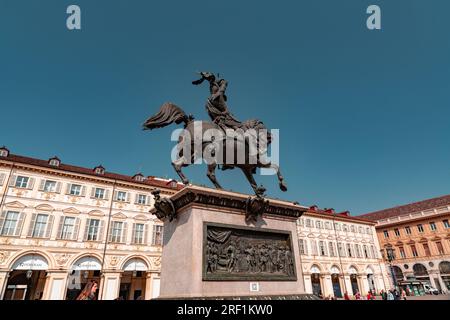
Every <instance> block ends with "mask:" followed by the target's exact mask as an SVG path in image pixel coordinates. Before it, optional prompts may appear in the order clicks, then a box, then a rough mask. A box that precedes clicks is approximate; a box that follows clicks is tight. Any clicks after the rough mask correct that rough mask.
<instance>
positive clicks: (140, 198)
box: [137, 194, 147, 205]
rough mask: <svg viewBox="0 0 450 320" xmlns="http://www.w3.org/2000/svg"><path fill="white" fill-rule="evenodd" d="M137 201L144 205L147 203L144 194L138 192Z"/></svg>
mask: <svg viewBox="0 0 450 320" xmlns="http://www.w3.org/2000/svg"><path fill="white" fill-rule="evenodd" d="M137 203H138V204H142V205H145V204H146V203H147V196H146V195H145V194H138V195H137Z"/></svg>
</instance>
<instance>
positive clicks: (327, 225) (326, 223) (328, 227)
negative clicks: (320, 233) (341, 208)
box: [325, 222, 331, 230]
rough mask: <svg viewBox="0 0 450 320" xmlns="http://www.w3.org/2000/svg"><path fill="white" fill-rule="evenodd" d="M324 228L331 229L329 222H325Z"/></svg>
mask: <svg viewBox="0 0 450 320" xmlns="http://www.w3.org/2000/svg"><path fill="white" fill-rule="evenodd" d="M325 229H327V230H330V229H331V227H330V223H329V222H325Z"/></svg>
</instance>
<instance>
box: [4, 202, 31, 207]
mask: <svg viewBox="0 0 450 320" xmlns="http://www.w3.org/2000/svg"><path fill="white" fill-rule="evenodd" d="M5 207H6V208H16V209H25V208H26V207H27V206H26V205H24V204H23V203H22V202H19V201H13V202H9V203H6V204H5Z"/></svg>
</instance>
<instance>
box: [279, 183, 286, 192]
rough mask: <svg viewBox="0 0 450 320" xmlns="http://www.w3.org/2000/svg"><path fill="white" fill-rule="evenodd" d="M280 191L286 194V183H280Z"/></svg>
mask: <svg viewBox="0 0 450 320" xmlns="http://www.w3.org/2000/svg"><path fill="white" fill-rule="evenodd" d="M280 189H281V191H283V192H286V191H287V187H286V185H285V184H284V182H280Z"/></svg>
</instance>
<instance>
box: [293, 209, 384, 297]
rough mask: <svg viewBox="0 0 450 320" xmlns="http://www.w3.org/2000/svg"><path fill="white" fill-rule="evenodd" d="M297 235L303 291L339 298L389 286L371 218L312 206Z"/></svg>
mask: <svg viewBox="0 0 450 320" xmlns="http://www.w3.org/2000/svg"><path fill="white" fill-rule="evenodd" d="M298 237H299V248H300V257H301V260H302V261H301V263H302V267H303V276H304V282H305V289H306V292H308V293H313V294H315V295H322V296H324V297H329V296H334V297H337V298H340V297H343V295H344V293H345V292H347V293H348V295H349V296H350V297H351V296H353V295H355V294H356V293H357V292H359V293H360V294H361V295H362V296H366V295H367V293H368V291H369V290H372V292H376V293H379V292H380V291H381V290H386V289H390V285H389V279H388V278H387V274H386V271H387V270H386V265H385V264H384V262H383V260H382V258H381V255H380V247H379V244H378V239H377V237H376V232H375V223H374V222H373V221H370V220H367V219H361V218H359V217H353V216H350V214H349V212H342V213H336V212H335V211H334V210H333V209H325V210H321V209H319V208H318V207H317V206H312V207H311V208H310V209H309V210H308V211H307V212H305V213H304V214H303V216H302V217H301V218H300V219H299V220H298Z"/></svg>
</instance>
